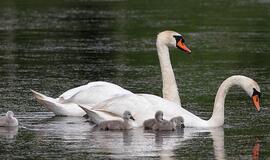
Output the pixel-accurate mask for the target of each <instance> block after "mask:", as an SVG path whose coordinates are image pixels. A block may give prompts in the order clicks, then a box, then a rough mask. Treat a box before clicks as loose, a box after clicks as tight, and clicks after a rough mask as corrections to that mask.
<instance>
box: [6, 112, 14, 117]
mask: <svg viewBox="0 0 270 160" xmlns="http://www.w3.org/2000/svg"><path fill="white" fill-rule="evenodd" d="M6 117H7V118H13V117H14V113H13V112H12V111H8V112H7V113H6Z"/></svg>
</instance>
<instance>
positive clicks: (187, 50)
mask: <svg viewBox="0 0 270 160" xmlns="http://www.w3.org/2000/svg"><path fill="white" fill-rule="evenodd" d="M177 47H178V48H180V49H181V50H183V51H184V52H186V53H191V50H190V49H188V48H187V46H186V45H185V44H184V43H183V40H182V39H181V40H179V41H178V43H177Z"/></svg>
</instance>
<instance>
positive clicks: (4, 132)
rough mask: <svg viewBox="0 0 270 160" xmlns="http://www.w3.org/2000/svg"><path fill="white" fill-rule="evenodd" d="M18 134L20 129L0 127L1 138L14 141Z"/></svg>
mask: <svg viewBox="0 0 270 160" xmlns="http://www.w3.org/2000/svg"><path fill="white" fill-rule="evenodd" d="M17 134H18V127H0V137H4V138H7V139H14V138H15V136H16V135H17Z"/></svg>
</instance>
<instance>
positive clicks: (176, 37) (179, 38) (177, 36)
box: [173, 35, 183, 44]
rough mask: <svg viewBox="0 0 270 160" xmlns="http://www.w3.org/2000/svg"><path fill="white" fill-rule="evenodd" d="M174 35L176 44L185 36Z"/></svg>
mask: <svg viewBox="0 0 270 160" xmlns="http://www.w3.org/2000/svg"><path fill="white" fill-rule="evenodd" d="M173 37H174V38H175V40H176V44H177V43H178V42H179V41H180V40H181V39H183V37H182V36H179V35H174V36H173Z"/></svg>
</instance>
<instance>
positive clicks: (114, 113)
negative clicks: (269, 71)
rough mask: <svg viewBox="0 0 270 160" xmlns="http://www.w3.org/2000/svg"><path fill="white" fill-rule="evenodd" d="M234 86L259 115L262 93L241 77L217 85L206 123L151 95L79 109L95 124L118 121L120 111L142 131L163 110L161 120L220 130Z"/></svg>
mask: <svg viewBox="0 0 270 160" xmlns="http://www.w3.org/2000/svg"><path fill="white" fill-rule="evenodd" d="M235 85H236V86H240V87H241V88H242V89H244V90H245V92H246V93H247V94H248V95H249V96H250V97H251V98H252V100H253V103H254V105H255V107H256V109H257V111H260V102H259V99H260V94H261V93H260V87H259V85H258V84H257V83H256V82H255V81H254V80H252V79H250V78H248V77H245V76H241V75H236V76H231V77H229V78H227V79H226V80H225V81H224V82H223V83H222V84H221V85H220V87H219V89H218V92H217V94H216V98H215V103H214V109H213V114H212V117H211V118H210V119H209V120H203V119H201V118H200V117H198V116H196V115H194V114H193V113H191V112H189V111H187V110H186V109H184V108H182V107H180V106H179V105H177V104H176V103H173V102H170V101H168V100H165V99H163V98H160V97H158V96H154V95H123V96H120V97H116V98H112V99H109V100H107V101H104V102H102V103H101V104H99V105H98V106H96V107H94V108H93V109H91V110H89V109H87V108H84V107H83V106H82V108H83V109H84V110H85V111H86V112H87V114H88V115H89V116H90V118H91V120H92V121H93V122H95V123H99V122H100V121H103V120H111V119H113V120H115V119H119V118H121V114H122V113H123V111H125V110H129V111H130V112H132V113H133V116H134V118H135V123H134V126H133V127H141V126H142V125H143V122H144V121H145V120H147V119H150V118H151V117H152V116H153V115H154V114H155V112H156V111H158V110H162V111H163V112H164V119H171V118H173V117H177V116H182V117H183V118H184V125H185V126H186V127H203V128H210V127H219V126H222V125H223V124H224V103H225V97H226V94H227V92H228V90H229V89H230V88H231V87H232V86H235Z"/></svg>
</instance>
